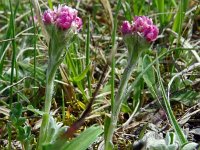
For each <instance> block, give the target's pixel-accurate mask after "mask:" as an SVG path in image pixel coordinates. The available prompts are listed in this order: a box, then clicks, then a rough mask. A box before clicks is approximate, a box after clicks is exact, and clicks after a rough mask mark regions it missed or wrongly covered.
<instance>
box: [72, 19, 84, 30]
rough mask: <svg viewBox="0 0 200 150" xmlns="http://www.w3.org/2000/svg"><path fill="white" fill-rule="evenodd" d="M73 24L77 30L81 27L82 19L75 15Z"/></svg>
mask: <svg viewBox="0 0 200 150" xmlns="http://www.w3.org/2000/svg"><path fill="white" fill-rule="evenodd" d="M73 25H74V26H75V27H76V28H77V30H78V31H79V30H80V29H81V28H82V25H83V22H82V19H81V18H79V17H76V19H75V20H74V22H73Z"/></svg>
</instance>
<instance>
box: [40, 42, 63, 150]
mask: <svg viewBox="0 0 200 150" xmlns="http://www.w3.org/2000/svg"><path fill="white" fill-rule="evenodd" d="M54 49H56V44H54V43H53V42H50V44H49V61H48V67H47V74H46V95H45V106H44V112H45V113H44V115H43V117H42V125H41V128H40V136H39V145H38V150H41V149H42V144H44V143H45V141H46V136H47V134H46V133H47V131H48V125H49V117H50V115H49V114H50V109H51V101H52V95H53V88H54V79H55V74H56V71H57V68H58V67H59V65H60V64H61V62H62V60H63V59H62V58H57V57H56V56H55V55H54V54H53V53H52V50H54ZM57 51H59V49H58V48H57Z"/></svg>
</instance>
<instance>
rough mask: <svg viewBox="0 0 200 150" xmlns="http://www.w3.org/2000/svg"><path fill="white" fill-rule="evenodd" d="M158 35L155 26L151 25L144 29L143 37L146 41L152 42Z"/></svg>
mask: <svg viewBox="0 0 200 150" xmlns="http://www.w3.org/2000/svg"><path fill="white" fill-rule="evenodd" d="M158 33H159V30H158V28H157V27H156V26H155V25H151V26H148V27H147V28H145V30H144V32H143V35H144V37H145V38H146V40H147V41H149V42H153V41H155V40H156V39H157V36H158Z"/></svg>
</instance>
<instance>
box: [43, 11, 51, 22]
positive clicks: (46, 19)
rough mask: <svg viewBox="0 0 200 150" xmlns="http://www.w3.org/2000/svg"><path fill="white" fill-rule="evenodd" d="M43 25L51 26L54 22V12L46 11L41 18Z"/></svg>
mask: <svg viewBox="0 0 200 150" xmlns="http://www.w3.org/2000/svg"><path fill="white" fill-rule="evenodd" d="M42 20H43V22H44V24H52V23H53V21H54V12H53V11H51V10H46V11H45V12H44V14H43V16H42Z"/></svg>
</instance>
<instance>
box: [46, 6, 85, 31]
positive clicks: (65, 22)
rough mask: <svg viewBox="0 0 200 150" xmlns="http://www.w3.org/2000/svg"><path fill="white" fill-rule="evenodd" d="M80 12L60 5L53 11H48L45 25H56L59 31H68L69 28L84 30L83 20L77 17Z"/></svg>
mask: <svg viewBox="0 0 200 150" xmlns="http://www.w3.org/2000/svg"><path fill="white" fill-rule="evenodd" d="M77 14H78V11H77V10H76V9H73V8H71V7H68V6H66V5H59V6H58V7H54V9H53V10H50V9H48V10H46V11H45V12H44V13H43V16H42V20H43V22H44V24H45V25H55V26H57V27H58V28H59V29H62V30H68V29H69V28H76V29H77V30H80V29H81V28H82V20H81V18H79V17H78V16H77Z"/></svg>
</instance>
